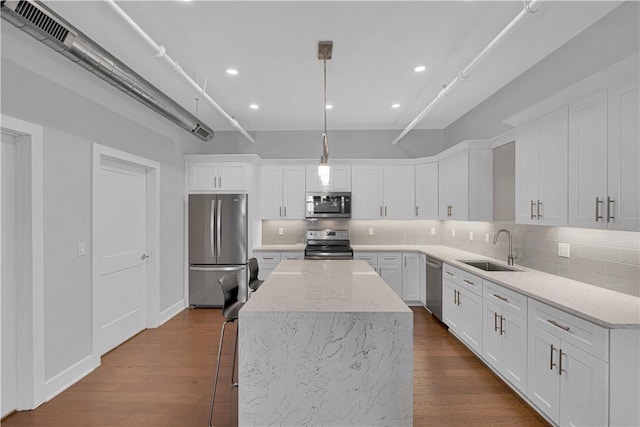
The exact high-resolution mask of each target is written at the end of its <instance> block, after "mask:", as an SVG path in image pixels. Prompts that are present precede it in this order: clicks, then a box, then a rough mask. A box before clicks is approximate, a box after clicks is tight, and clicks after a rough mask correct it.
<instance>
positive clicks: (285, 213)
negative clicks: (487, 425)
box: [284, 206, 287, 216]
mask: <svg viewBox="0 0 640 427" xmlns="http://www.w3.org/2000/svg"><path fill="white" fill-rule="evenodd" d="M284 216H287V207H286V206H285V207H284Z"/></svg>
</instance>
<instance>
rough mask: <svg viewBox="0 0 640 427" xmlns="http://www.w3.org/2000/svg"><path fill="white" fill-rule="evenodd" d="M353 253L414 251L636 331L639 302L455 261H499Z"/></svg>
mask: <svg viewBox="0 0 640 427" xmlns="http://www.w3.org/2000/svg"><path fill="white" fill-rule="evenodd" d="M351 246H352V248H353V249H354V251H415V252H421V253H424V254H426V255H429V256H431V257H434V258H437V259H439V260H441V261H443V262H446V263H447V264H450V265H452V266H455V267H457V268H460V269H462V270H465V271H467V272H469V273H472V274H474V275H476V276H479V277H481V278H483V279H486V280H489V281H491V282H494V283H497V284H499V285H502V286H505V287H507V288H509V289H512V290H514V291H516V292H520V293H522V294H524V295H526V296H528V297H530V298H533V299H536V300H538V301H541V302H544V303H546V304H549V305H551V306H554V307H556V308H558V309H560V310H563V311H566V312H568V313H571V314H574V315H576V316H578V317H581V318H583V319H585V320H589V321H591V322H593V323H595V324H598V325H600V326H603V327H605V328H608V329H640V298H638V297H635V296H632V295H627V294H623V293H620V292H616V291H611V290H609V289H604V288H601V287H598V286H594V285H589V284H587V283H583V282H579V281H576V280H571V279H566V278H564V277H560V276H556V275H553V274H549V273H544V272H542V271H538V270H534V269H531V268H527V267H522V266H520V265H515V266H514V267H516V268H517V269H519V270H521V271H518V272H507V271H484V270H480V269H478V268H475V267H471V266H469V265H467V264H463V263H461V262H459V261H458V260H488V261H492V262H496V263H498V264H503V265H504V264H505V263H504V262H503V261H500V260H496V259H493V258H489V257H486V256H483V255H478V254H475V253H472V252H467V251H463V250H460V249H455V248H451V247H448V246H439V245H351Z"/></svg>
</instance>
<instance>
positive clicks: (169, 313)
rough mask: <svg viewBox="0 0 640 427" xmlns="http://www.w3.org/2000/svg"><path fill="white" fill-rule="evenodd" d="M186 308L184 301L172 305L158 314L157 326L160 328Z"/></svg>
mask: <svg viewBox="0 0 640 427" xmlns="http://www.w3.org/2000/svg"><path fill="white" fill-rule="evenodd" d="M186 307H187V304H186V302H185V300H184V299H181V300H180V301H178V302H177V303H175V304H173V305H172V306H171V307H169V308H167V309H166V310H164V311H162V312H161V313H160V322H159V323H158V326H161V325H163V324H165V323H166V322H167V321H169V319H171V318H172V317H173V316H175V315H177V314H178V313H180V312H181V311H182V310H184V309H185V308H186Z"/></svg>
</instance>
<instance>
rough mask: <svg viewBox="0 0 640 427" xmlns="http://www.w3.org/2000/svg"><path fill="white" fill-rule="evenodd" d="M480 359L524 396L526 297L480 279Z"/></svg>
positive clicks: (525, 383) (525, 385) (525, 379)
mask: <svg viewBox="0 0 640 427" xmlns="http://www.w3.org/2000/svg"><path fill="white" fill-rule="evenodd" d="M483 290H484V309H483V310H484V316H483V319H482V325H483V334H482V339H483V342H482V357H483V359H484V360H485V362H487V363H488V364H489V365H491V366H492V367H493V368H494V369H495V370H496V371H498V372H499V373H500V374H502V376H503V377H504V378H505V379H506V380H507V381H509V383H511V385H512V386H514V387H515V388H517V389H518V390H520V391H521V392H523V393H525V392H526V389H527V297H525V296H524V295H521V294H519V293H517V292H513V291H511V290H509V289H506V288H504V287H502V286H500V285H496V284H495V283H492V282H489V281H486V280H484V281H483Z"/></svg>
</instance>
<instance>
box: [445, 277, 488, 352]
mask: <svg viewBox="0 0 640 427" xmlns="http://www.w3.org/2000/svg"><path fill="white" fill-rule="evenodd" d="M442 271H443V276H442V316H443V319H444V323H445V324H447V326H449V329H450V330H451V331H452V332H453V333H454V334H456V336H458V338H460V339H461V340H462V341H463V342H464V343H465V344H466V345H467V347H469V348H470V349H472V350H474V351H475V352H477V353H478V354H482V279H481V278H479V277H477V276H474V275H473V274H469V273H467V272H464V271H462V270H460V269H458V268H455V267H452V266H450V265H448V264H443V270H442Z"/></svg>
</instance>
